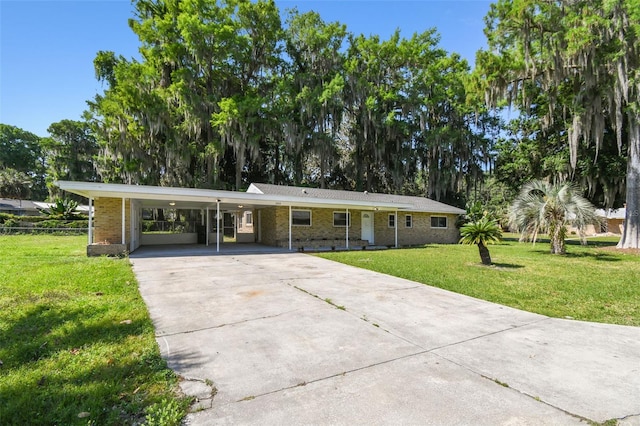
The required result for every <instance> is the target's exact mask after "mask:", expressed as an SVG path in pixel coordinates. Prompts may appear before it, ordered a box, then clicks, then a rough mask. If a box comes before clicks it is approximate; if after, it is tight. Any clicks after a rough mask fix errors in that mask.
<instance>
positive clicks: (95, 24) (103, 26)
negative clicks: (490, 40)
mask: <svg viewBox="0 0 640 426" xmlns="http://www.w3.org/2000/svg"><path fill="white" fill-rule="evenodd" d="M490 3H491V2H490V1H484V0H410V1H403V0H398V1H394V0H343V1H340V0H315V1H311V0H308V1H305V0H297V1H294V0H276V5H277V6H278V7H279V8H280V10H281V11H282V14H281V18H282V20H283V22H284V20H285V17H286V13H285V11H286V10H287V9H291V8H297V9H298V10H299V11H300V12H306V11H309V10H313V11H316V12H318V13H319V14H320V16H321V17H322V19H323V20H324V21H325V22H335V21H338V22H340V23H342V24H345V25H346V26H347V30H348V31H349V32H352V33H355V34H365V35H374V34H376V35H379V36H380V37H381V38H382V39H388V38H389V36H390V35H391V34H392V33H393V32H394V31H395V30H396V29H399V30H400V31H401V35H402V36H404V37H407V38H409V37H411V35H412V34H413V33H415V32H418V33H420V32H423V31H425V30H427V29H430V28H436V29H437V31H438V33H439V34H440V37H441V41H440V47H442V48H444V49H445V50H447V51H449V52H457V53H459V54H460V55H461V56H462V57H463V58H466V59H467V60H468V61H469V62H470V64H473V60H474V58H475V52H476V51H477V50H479V49H481V48H484V47H485V46H486V39H485V36H484V33H483V28H484V23H483V18H484V16H485V15H486V13H487V12H488V11H489V5H490ZM131 17H133V6H132V5H131V2H130V1H129V0H39V1H35V0H0V123H3V124H9V125H12V126H17V127H20V128H22V129H24V130H27V131H29V132H32V133H35V134H36V135H38V136H48V132H47V128H48V127H49V125H51V124H52V123H55V122H58V121H60V120H63V119H70V120H80V119H81V118H82V113H83V111H85V110H86V109H87V103H86V102H87V100H90V99H93V98H94V97H95V95H96V94H99V93H102V92H103V90H104V87H103V86H102V84H101V83H100V82H98V81H97V80H96V78H95V72H94V68H93V59H94V58H95V56H96V53H97V52H98V51H101V50H110V51H113V52H115V53H116V54H117V55H122V56H124V57H126V58H132V57H139V56H138V47H139V45H140V44H139V41H138V38H137V36H136V35H135V34H134V33H133V32H132V31H131V29H130V28H129V26H128V19H129V18H131Z"/></svg>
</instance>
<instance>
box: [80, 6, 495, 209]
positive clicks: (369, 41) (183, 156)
mask: <svg viewBox="0 0 640 426" xmlns="http://www.w3.org/2000/svg"><path fill="white" fill-rule="evenodd" d="M134 8H135V12H134V13H135V17H134V19H132V20H131V28H132V29H133V31H134V32H135V33H136V34H137V35H138V37H139V39H140V44H141V46H140V50H141V52H142V57H143V60H142V61H140V62H133V61H128V60H126V59H125V58H122V57H119V56H117V55H116V54H115V53H113V52H104V51H101V52H98V54H97V56H96V59H95V61H94V65H95V69H96V76H97V77H98V78H99V79H100V80H101V81H103V82H105V83H107V84H108V87H107V89H106V90H105V92H104V94H101V95H99V96H97V97H96V98H95V100H94V101H93V102H91V115H92V117H91V123H92V126H93V128H94V131H95V134H96V137H97V138H98V143H99V145H100V153H99V155H98V158H97V167H98V169H99V172H100V176H101V178H102V179H104V180H105V181H115V182H132V183H139V184H152V185H177V186H187V187H207V188H210V187H216V188H225V189H230V188H235V189H241V188H243V187H246V186H247V184H248V183H249V182H251V181H262V182H270V183H277V184H296V185H314V186H320V187H328V188H340V189H355V190H359V191H362V190H369V191H377V192H393V193H410V194H416V195H417V194H420V195H429V196H432V197H435V198H437V199H440V200H443V201H446V202H455V203H456V204H461V205H464V202H465V199H466V198H468V197H469V195H470V188H472V187H474V186H477V184H479V183H480V182H481V181H482V180H483V177H484V173H483V167H484V165H485V164H487V163H488V162H490V161H491V158H492V155H493V152H492V144H493V139H494V138H493V137H492V136H487V134H488V133H490V132H496V131H497V125H498V120H497V118H496V116H495V115H493V116H492V115H491V114H490V113H488V112H487V111H486V110H485V109H484V108H482V106H481V105H480V104H479V103H478V102H476V103H470V102H469V100H468V99H467V98H468V96H467V95H468V93H467V86H466V80H467V78H468V75H469V65H468V63H467V62H466V61H464V60H462V59H461V58H460V57H459V55H456V54H449V53H448V52H446V51H444V50H443V49H442V48H440V47H438V42H439V37H438V35H437V34H436V32H435V30H432V29H430V30H427V31H424V32H423V33H421V34H415V35H413V36H412V37H411V38H402V37H400V32H399V31H398V32H397V33H395V34H394V35H392V36H391V37H390V38H389V39H388V40H382V39H381V38H380V37H378V36H369V37H367V36H363V35H360V36H357V35H354V34H351V33H349V32H348V31H347V28H346V27H345V26H344V25H342V24H340V23H339V22H325V21H323V20H322V18H321V17H320V15H318V14H317V13H315V12H308V13H299V12H298V11H296V10H295V9H294V10H293V11H291V12H290V13H289V15H288V16H287V20H286V25H285V26H284V28H283V25H282V23H281V20H280V15H279V12H278V8H277V7H276V6H275V4H274V3H273V2H271V1H264V0H260V1H249V0H240V1H230V0H228V1H220V2H212V1H204V2H203V1H195V0H184V1H177V0H161V1H157V2H150V1H136V2H134Z"/></svg>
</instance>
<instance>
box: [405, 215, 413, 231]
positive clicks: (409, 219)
mask: <svg viewBox="0 0 640 426" xmlns="http://www.w3.org/2000/svg"><path fill="white" fill-rule="evenodd" d="M404 227H405V228H413V216H411V215H410V214H407V215H405V216H404Z"/></svg>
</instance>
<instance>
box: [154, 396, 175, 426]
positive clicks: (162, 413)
mask: <svg viewBox="0 0 640 426" xmlns="http://www.w3.org/2000/svg"><path fill="white" fill-rule="evenodd" d="M183 417H184V407H182V406H181V405H180V403H179V402H178V401H176V400H175V399H163V400H162V401H160V402H157V403H155V404H153V405H151V406H150V407H149V408H148V409H147V416H146V418H145V420H146V423H145V425H146V426H179V425H180V424H181V421H182V418H183Z"/></svg>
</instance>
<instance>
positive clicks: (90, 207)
mask: <svg viewBox="0 0 640 426" xmlns="http://www.w3.org/2000/svg"><path fill="white" fill-rule="evenodd" d="M92 207H93V198H91V197H89V245H91V244H93V211H92V210H93V208H92Z"/></svg>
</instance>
